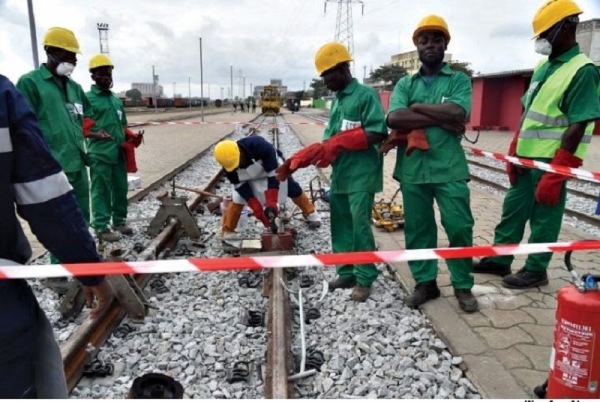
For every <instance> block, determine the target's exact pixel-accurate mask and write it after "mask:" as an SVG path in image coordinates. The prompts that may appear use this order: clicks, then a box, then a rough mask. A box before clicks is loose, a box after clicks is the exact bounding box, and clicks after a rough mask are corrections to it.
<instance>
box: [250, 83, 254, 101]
mask: <svg viewBox="0 0 600 402" xmlns="http://www.w3.org/2000/svg"><path fill="white" fill-rule="evenodd" d="M250 96H251V97H252V99H254V92H252V83H250Z"/></svg>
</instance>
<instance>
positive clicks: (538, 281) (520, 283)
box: [502, 267, 548, 289]
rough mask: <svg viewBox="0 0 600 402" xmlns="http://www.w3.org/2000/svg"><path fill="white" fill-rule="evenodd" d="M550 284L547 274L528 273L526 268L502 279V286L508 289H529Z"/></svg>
mask: <svg viewBox="0 0 600 402" xmlns="http://www.w3.org/2000/svg"><path fill="white" fill-rule="evenodd" d="M547 284H548V274H547V273H546V272H532V271H527V270H526V269H525V267H523V268H521V269H520V270H519V271H517V272H516V273H514V274H512V275H508V276H506V277H504V279H502V286H504V287H505V288H508V289H529V288H535V287H536V286H544V285H547Z"/></svg>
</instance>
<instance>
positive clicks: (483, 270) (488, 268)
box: [473, 257, 511, 277]
mask: <svg viewBox="0 0 600 402" xmlns="http://www.w3.org/2000/svg"><path fill="white" fill-rule="evenodd" d="M473 273H474V274H492V275H498V276H501V277H505V276H506V275H510V274H511V270H510V265H506V264H498V263H497V262H494V261H492V260H491V259H489V258H487V257H485V258H482V259H481V260H480V261H479V262H478V263H476V264H474V265H473Z"/></svg>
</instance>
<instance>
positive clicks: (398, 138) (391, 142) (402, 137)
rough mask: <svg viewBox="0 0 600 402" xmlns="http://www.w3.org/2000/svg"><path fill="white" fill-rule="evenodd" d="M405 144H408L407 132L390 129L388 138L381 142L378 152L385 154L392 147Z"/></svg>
mask: <svg viewBox="0 0 600 402" xmlns="http://www.w3.org/2000/svg"><path fill="white" fill-rule="evenodd" d="M406 144H408V134H406V133H403V132H400V131H398V130H392V132H391V133H390V135H389V136H388V138H387V139H386V140H385V141H384V142H383V144H381V147H379V153H380V154H387V153H388V152H390V151H391V150H392V149H394V148H396V147H399V146H401V145H406Z"/></svg>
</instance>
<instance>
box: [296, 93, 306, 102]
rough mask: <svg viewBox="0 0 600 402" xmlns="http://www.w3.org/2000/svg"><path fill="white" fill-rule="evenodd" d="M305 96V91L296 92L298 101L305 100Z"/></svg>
mask: <svg viewBox="0 0 600 402" xmlns="http://www.w3.org/2000/svg"><path fill="white" fill-rule="evenodd" d="M305 94H306V92H305V91H297V92H294V96H295V98H296V100H303V99H304V95H305Z"/></svg>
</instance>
